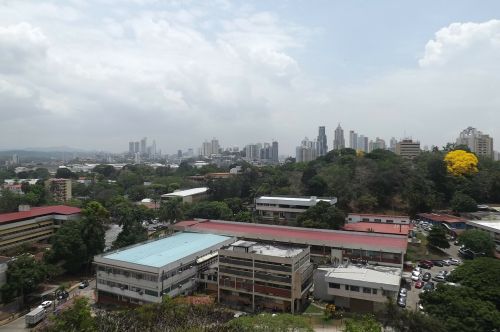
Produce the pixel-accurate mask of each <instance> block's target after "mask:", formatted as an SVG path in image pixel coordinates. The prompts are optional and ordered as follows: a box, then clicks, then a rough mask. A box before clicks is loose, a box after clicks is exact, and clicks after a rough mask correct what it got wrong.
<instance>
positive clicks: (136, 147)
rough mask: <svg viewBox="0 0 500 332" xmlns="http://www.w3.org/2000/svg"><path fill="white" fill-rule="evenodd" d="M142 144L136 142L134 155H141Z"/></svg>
mask: <svg viewBox="0 0 500 332" xmlns="http://www.w3.org/2000/svg"><path fill="white" fill-rule="evenodd" d="M140 150H141V149H140V143H139V142H134V153H140Z"/></svg>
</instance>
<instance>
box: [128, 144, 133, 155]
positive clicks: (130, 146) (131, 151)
mask: <svg viewBox="0 0 500 332" xmlns="http://www.w3.org/2000/svg"><path fill="white" fill-rule="evenodd" d="M128 153H130V154H134V142H128Z"/></svg>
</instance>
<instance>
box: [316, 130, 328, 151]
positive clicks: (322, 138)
mask: <svg viewBox="0 0 500 332" xmlns="http://www.w3.org/2000/svg"><path fill="white" fill-rule="evenodd" d="M317 149H318V151H317V154H318V157H321V156H324V155H325V154H327V152H328V140H327V138H326V131H325V127H324V126H320V127H319V130H318V146H317Z"/></svg>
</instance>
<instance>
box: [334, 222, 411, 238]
mask: <svg viewBox="0 0 500 332" xmlns="http://www.w3.org/2000/svg"><path fill="white" fill-rule="evenodd" d="M411 228H412V227H411V225H406V224H382V223H373V222H357V223H352V224H346V225H344V227H343V229H344V230H345V231H355V232H370V233H381V234H397V235H408V233H409V232H410V230H411Z"/></svg>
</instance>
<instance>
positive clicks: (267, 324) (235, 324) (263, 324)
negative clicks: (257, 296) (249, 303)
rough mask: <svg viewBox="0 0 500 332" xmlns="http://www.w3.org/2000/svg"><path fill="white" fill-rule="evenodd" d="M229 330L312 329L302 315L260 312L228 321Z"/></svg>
mask: <svg viewBox="0 0 500 332" xmlns="http://www.w3.org/2000/svg"><path fill="white" fill-rule="evenodd" d="M228 325H229V327H230V331H240V332H247V331H248V332H253V331H266V332H267V331H269V332H294V331H297V332H298V331H300V332H307V331H311V332H312V331H313V329H312V327H311V325H309V322H308V321H307V320H306V318H305V317H303V316H296V315H291V314H278V315H271V314H260V315H255V316H242V317H238V318H236V319H233V320H231V321H230V322H229V324H228Z"/></svg>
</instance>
